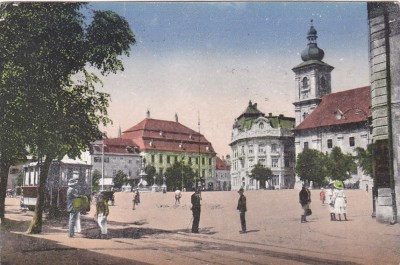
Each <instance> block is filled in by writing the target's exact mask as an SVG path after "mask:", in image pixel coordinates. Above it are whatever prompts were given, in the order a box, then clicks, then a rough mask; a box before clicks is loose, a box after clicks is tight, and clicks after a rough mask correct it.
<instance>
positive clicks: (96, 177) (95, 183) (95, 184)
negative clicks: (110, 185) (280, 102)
mask: <svg viewBox="0 0 400 265" xmlns="http://www.w3.org/2000/svg"><path fill="white" fill-rule="evenodd" d="M100 179H101V172H100V171H98V170H97V169H95V170H93V172H92V190H93V191H94V192H98V191H99V190H100Z"/></svg>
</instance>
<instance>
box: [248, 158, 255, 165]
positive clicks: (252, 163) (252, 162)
mask: <svg viewBox="0 0 400 265" xmlns="http://www.w3.org/2000/svg"><path fill="white" fill-rule="evenodd" d="M253 165H254V159H253V158H250V159H249V167H252V166H253Z"/></svg>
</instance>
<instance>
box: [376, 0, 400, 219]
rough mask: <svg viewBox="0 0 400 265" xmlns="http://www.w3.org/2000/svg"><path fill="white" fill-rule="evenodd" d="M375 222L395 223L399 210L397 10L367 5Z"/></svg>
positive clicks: (387, 4)
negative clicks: (373, 149)
mask: <svg viewBox="0 0 400 265" xmlns="http://www.w3.org/2000/svg"><path fill="white" fill-rule="evenodd" d="M368 20H369V28H370V68H371V99H372V118H373V121H372V124H373V128H374V129H373V140H374V143H375V144H376V147H377V148H376V153H375V187H376V190H375V194H376V195H377V196H378V197H377V199H376V205H375V207H376V218H377V221H380V222H389V221H397V219H398V212H399V211H397V209H400V208H399V206H400V174H399V173H400V171H399V168H400V166H399V165H400V160H399V157H400V153H399V152H400V151H399V149H400V77H399V72H400V66H399V63H400V9H399V4H398V3H396V2H385V3H384V2H375V3H373V2H370V3H368Z"/></svg>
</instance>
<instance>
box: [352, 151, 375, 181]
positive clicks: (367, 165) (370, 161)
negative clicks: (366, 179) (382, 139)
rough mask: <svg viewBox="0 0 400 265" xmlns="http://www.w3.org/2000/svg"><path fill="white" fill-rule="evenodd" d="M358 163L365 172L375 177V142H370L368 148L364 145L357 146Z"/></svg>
mask: <svg viewBox="0 0 400 265" xmlns="http://www.w3.org/2000/svg"><path fill="white" fill-rule="evenodd" d="M356 152H357V156H356V159H357V164H358V165H359V166H360V167H361V168H362V170H363V172H364V174H366V175H368V176H370V177H373V174H374V144H369V145H368V146H367V150H365V149H364V148H362V147H357V148H356Z"/></svg>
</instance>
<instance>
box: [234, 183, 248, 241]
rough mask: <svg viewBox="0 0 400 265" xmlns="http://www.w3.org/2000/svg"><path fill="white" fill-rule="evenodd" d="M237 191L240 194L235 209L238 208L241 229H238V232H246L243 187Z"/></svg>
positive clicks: (245, 208)
mask: <svg viewBox="0 0 400 265" xmlns="http://www.w3.org/2000/svg"><path fill="white" fill-rule="evenodd" d="M238 193H239V194H240V197H239V201H238V205H237V208H236V209H237V210H239V213H240V224H241V226H242V231H240V233H246V211H247V205H246V196H244V195H243V193H244V190H243V188H240V189H239V191H238Z"/></svg>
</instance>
